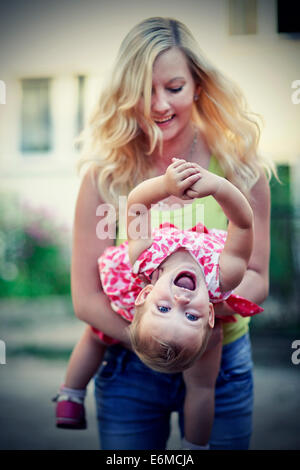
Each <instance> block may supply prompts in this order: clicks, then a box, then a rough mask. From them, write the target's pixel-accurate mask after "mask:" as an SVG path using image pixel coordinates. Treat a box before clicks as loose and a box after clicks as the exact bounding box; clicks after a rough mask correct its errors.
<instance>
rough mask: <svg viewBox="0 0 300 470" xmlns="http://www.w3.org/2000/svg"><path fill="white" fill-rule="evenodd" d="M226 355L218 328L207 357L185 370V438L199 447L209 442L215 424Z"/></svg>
mask: <svg viewBox="0 0 300 470" xmlns="http://www.w3.org/2000/svg"><path fill="white" fill-rule="evenodd" d="M221 353H222V330H221V327H220V325H217V326H216V327H215V328H214V330H213V333H212V336H211V338H210V340H209V343H208V346H207V349H206V351H205V353H204V354H203V356H201V358H200V359H199V360H197V361H196V362H195V364H194V365H193V366H192V367H191V368H190V369H187V370H186V371H184V373H183V377H184V381H185V385H186V394H185V402H184V437H185V439H186V441H188V442H189V443H192V444H196V445H197V446H205V445H207V444H208V442H209V438H210V434H211V429H212V425H213V421H214V396H215V383H216V380H217V377H218V373H219V369H220V362H221Z"/></svg>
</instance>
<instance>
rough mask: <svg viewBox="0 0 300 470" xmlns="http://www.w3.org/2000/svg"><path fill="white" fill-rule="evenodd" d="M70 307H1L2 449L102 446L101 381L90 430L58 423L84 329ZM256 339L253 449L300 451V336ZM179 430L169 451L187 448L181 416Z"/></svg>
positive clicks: (174, 419)
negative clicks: (297, 355) (296, 348)
mask: <svg viewBox="0 0 300 470" xmlns="http://www.w3.org/2000/svg"><path fill="white" fill-rule="evenodd" d="M47 309H48V310H47ZM68 309H69V306H68V307H66V305H64V306H62V305H61V303H60V301H57V303H55V301H54V302H52V303H50V304H48V303H47V302H46V303H43V302H42V303H40V302H37V303H34V304H32V303H28V302H27V303H25V304H22V305H21V306H20V304H18V305H14V304H12V303H3V302H2V303H1V304H0V310H1V317H0V318H1V333H0V339H1V340H2V341H4V342H5V345H6V357H5V361H3V360H2V361H1V358H0V449H3V450H4V449H5V450H23V449H26V450H97V449H99V442H98V435H97V423H96V414H95V406H94V399H93V383H90V385H89V387H88V396H87V399H86V410H87V418H88V429H87V430H84V431H70V430H63V429H57V428H55V426H54V404H53V403H52V402H51V397H53V396H54V395H55V394H56V391H57V387H58V386H59V385H60V384H61V382H62V381H63V378H64V374H65V370H66V364H67V356H68V351H69V349H70V348H71V347H72V346H73V344H74V343H75V341H76V340H77V339H78V338H79V335H80V333H81V331H82V329H83V328H84V325H83V324H82V323H80V322H79V321H77V320H76V319H74V317H72V316H70V315H69V311H67V312H66V310H68ZM42 311H43V312H44V313H43V314H42V315H41V312H42ZM40 317H42V318H40ZM22 321H23V323H22ZM297 335H298V336H299V337H297ZM251 336H252V346H253V359H254V364H255V367H254V384H255V404H254V418H253V436H252V441H251V449H255V450H261V449H265V450H300V419H299V418H300V395H299V390H300V364H299V365H296V364H293V362H292V360H291V356H292V353H293V349H292V348H291V344H292V342H293V341H294V340H295V339H300V335H299V333H294V332H293V331H291V332H289V333H288V334H285V335H284V336H282V335H278V333H277V335H275V334H272V332H271V333H270V332H269V333H268V334H261V333H259V334H258V333H257V332H255V331H254V332H253V334H252V335H251ZM2 352H3V351H2ZM2 359H3V357H2ZM1 362H2V364H1ZM3 362H6V363H3ZM171 429H172V431H171V435H170V439H169V441H168V448H169V449H179V448H180V440H179V431H178V426H177V416H176V414H173V415H172V426H171Z"/></svg>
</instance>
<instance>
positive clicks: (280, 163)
mask: <svg viewBox="0 0 300 470" xmlns="http://www.w3.org/2000/svg"><path fill="white" fill-rule="evenodd" d="M282 4H284V6H285V9H286V12H287V13H288V14H289V19H290V21H291V20H292V21H294V23H295V26H293V27H292V28H287V27H286V26H285V25H284V24H282V22H281V24H280V25H278V18H279V15H278V12H279V10H280V8H281V6H282ZM286 7H288V8H286ZM150 16H171V17H174V18H177V19H179V20H181V21H183V22H184V23H186V24H187V26H188V27H189V28H190V29H191V31H192V32H193V34H194V35H195V37H196V39H197V40H198V41H199V43H200V45H201V47H202V50H203V52H204V53H205V54H206V55H207V57H208V58H209V59H210V60H211V61H212V62H213V63H214V64H215V65H217V66H218V67H219V68H220V69H221V70H222V71H223V72H224V73H225V74H227V75H228V76H229V77H231V78H232V79H233V80H234V81H235V82H236V83H238V84H239V86H240V87H241V88H242V90H243V91H244V93H245V95H246V98H247V100H248V102H249V104H250V107H251V108H252V110H253V111H255V112H257V113H259V114H260V115H261V116H262V117H263V120H264V128H263V132H262V138H261V143H260V151H261V152H262V153H264V154H266V155H269V156H270V157H271V158H272V159H273V161H274V162H275V163H276V165H277V168H278V172H279V176H280V179H281V184H279V183H277V182H276V181H275V180H274V179H273V180H272V181H271V197H272V230H271V243H272V253H271V263H270V277H271V289H270V296H269V298H268V300H267V301H266V302H265V303H264V307H265V312H264V314H263V315H260V316H258V317H257V318H254V319H252V321H251V329H252V333H253V334H252V339H253V340H254V342H253V345H254V347H253V351H254V360H255V363H256V368H255V374H256V390H257V394H256V397H257V398H256V409H255V413H256V415H255V416H256V418H255V423H256V424H255V426H254V441H253V446H254V447H253V448H284V449H288V448H293V449H295V448H299V438H297V436H299V423H298V421H299V420H298V418H297V416H299V402H298V401H297V403H296V399H297V397H298V396H299V394H298V391H299V367H300V365H297V364H294V363H292V361H291V354H292V349H291V344H292V342H293V341H294V340H296V339H297V338H300V320H299V300H300V299H299V271H300V269H299V266H300V255H299V246H300V218H299V215H300V184H299V182H300V132H299V129H300V32H299V31H300V29H299V28H298V29H297V18H298V21H299V17H300V14H299V6H297V2H292V1H290V0H285V1H284V2H283V1H282V0H278V1H277V0H185V1H182V0H151V1H147V0H145V1H144V0H124V1H122V0H107V1H104V0H85V1H83V0H43V1H40V0H27V1H22V0H11V1H10V2H1V4H0V311H1V313H0V368H1V373H2V375H1V377H2V380H1V384H0V385H1V386H0V401H1V406H0V418H1V416H2V417H3V420H2V422H3V423H6V425H5V426H4V425H3V426H0V447H1V448H4V449H5V448H6V449H16V448H17V449H18V448H19V449H20V448H43V449H45V448H46V449H47V448H49V449H50V448H66V446H67V444H66V439H67V440H68V439H69V441H68V442H69V444H68V445H70V448H85V447H84V444H83V438H82V435H81V434H80V435H77V436H76V437H75V436H73V435H70V436H66V434H64V435H63V436H61V435H60V434H57V432H56V430H55V428H54V423H52V419H53V416H52V415H53V409H52V404H51V403H50V400H49V396H50V393H52V392H53V393H55V391H56V389H57V387H58V386H59V384H60V383H61V380H63V374H64V370H65V366H66V360H67V358H68V356H69V354H70V351H71V349H72V346H73V345H74V343H75V341H76V340H77V339H78V337H79V334H80V331H81V329H82V327H83V325H82V324H81V323H80V322H79V321H76V319H75V318H74V313H73V309H72V304H71V299H70V277H69V271H70V254H71V253H70V242H71V227H72V221H73V215H74V207H75V202H76V196H77V191H78V188H79V184H80V179H79V177H78V175H77V173H76V162H77V159H78V156H79V154H78V151H76V149H75V147H74V138H75V137H76V136H77V135H78V133H79V131H80V130H81V129H82V128H83V126H84V123H85V122H86V120H87V118H88V116H89V113H90V111H91V109H92V108H93V106H94V104H95V103H96V101H97V99H98V93H99V90H100V89H101V84H102V83H103V80H104V79H105V77H106V75H107V73H108V72H109V70H110V68H111V66H112V62H113V60H114V57H115V55H116V53H117V50H118V47H119V45H120V42H121V41H122V39H123V38H124V36H125V35H126V34H127V32H128V31H129V29H130V28H131V27H132V26H134V25H135V24H136V23H137V22H138V21H140V20H142V19H144V18H146V17H150ZM282 18H283V19H284V17H283V16H281V19H282ZM279 26H280V27H279ZM298 27H299V24H298ZM274 331H275V332H276V334H275V333H274ZM268 332H269V340H268V341H267V340H266V338H265V336H264V337H263V340H262V341H260V340H259V337H260V336H259V335H261V334H264V335H266V334H267V333H268ZM279 335H280V338H279ZM276 338H277V339H276ZM5 347H6V349H5ZM28 356H29V359H28ZM26 358H27V359H26ZM32 358H35V359H34V360H35V362H32V360H33V359H32ZM54 359H59V361H61V362H60V363H59V364H58V363H57V362H55V363H54V362H53V360H54ZM49 360H51V364H50V362H49ZM62 360H63V361H62ZM45 361H46V362H45ZM5 364H7V365H5ZM279 366H280V367H279ZM297 367H298V369H297ZM51 386H52V392H51V391H50V389H51ZM42 387H44V388H43V389H42ZM45 395H46V396H45ZM33 400H34V403H33ZM48 401H49V403H48ZM283 404H284V406H283ZM32 406H34V408H32ZM20 409H21V410H23V411H22V413H19V410H20ZM32 409H34V410H35V411H36V412H35V413H32V412H31V410H32ZM25 410H28V413H25ZM45 423H47V425H46V426H45ZM51 426H52V427H51ZM28 428H30V429H32V432H31V433H28V432H24V430H27V429H28ZM49 428H50V429H51V430H49ZM274 429H276V430H278V429H280V433H279V432H276V433H274ZM71 434H72V433H71ZM91 440H93V445H94V446H95V448H97V443H96V430H95V427H94V428H92V431H91V433H90V434H89V435H88V436H87V437H86V444H85V445H86V446H87V447H86V448H91ZM67 448H68V447H67Z"/></svg>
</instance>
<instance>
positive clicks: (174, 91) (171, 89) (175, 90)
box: [168, 86, 183, 93]
mask: <svg viewBox="0 0 300 470" xmlns="http://www.w3.org/2000/svg"><path fill="white" fill-rule="evenodd" d="M182 88H183V86H180V87H178V88H168V90H169V91H170V92H171V93H179V92H180V91H181V90H182Z"/></svg>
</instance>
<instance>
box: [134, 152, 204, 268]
mask: <svg viewBox="0 0 300 470" xmlns="http://www.w3.org/2000/svg"><path fill="white" fill-rule="evenodd" d="M199 177H200V174H199V167H198V165H196V164H194V163H191V162H186V161H185V160H178V159H174V161H173V163H172V164H171V165H169V167H168V168H167V171H166V173H165V174H164V175H161V176H157V177H154V178H150V179H148V180H146V181H143V182H142V183H140V184H139V185H138V186H136V187H135V188H134V189H133V190H132V191H131V192H130V194H129V196H128V201H127V238H128V251H129V258H130V262H131V263H132V264H134V262H135V260H136V259H137V258H138V256H139V255H140V253H141V252H142V251H144V250H145V249H146V248H148V247H149V245H151V243H152V240H151V216H150V209H151V206H152V205H154V204H156V203H157V202H159V201H161V200H163V199H165V198H167V197H169V196H171V195H174V196H177V197H183V195H184V192H185V191H186V190H187V189H188V188H189V187H190V186H191V185H192V184H193V183H195V181H197V179H198V178H199ZM137 217H138V221H137ZM137 222H138V223H137Z"/></svg>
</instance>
